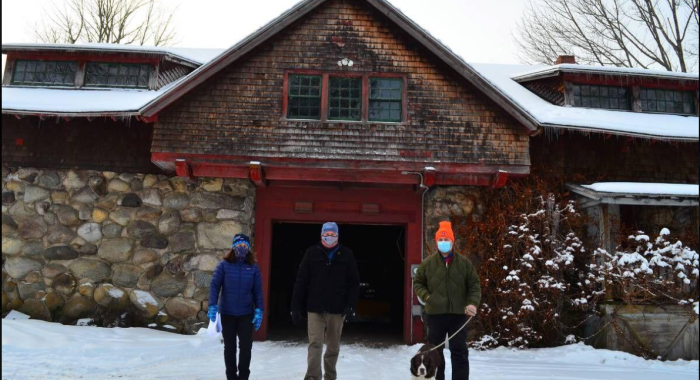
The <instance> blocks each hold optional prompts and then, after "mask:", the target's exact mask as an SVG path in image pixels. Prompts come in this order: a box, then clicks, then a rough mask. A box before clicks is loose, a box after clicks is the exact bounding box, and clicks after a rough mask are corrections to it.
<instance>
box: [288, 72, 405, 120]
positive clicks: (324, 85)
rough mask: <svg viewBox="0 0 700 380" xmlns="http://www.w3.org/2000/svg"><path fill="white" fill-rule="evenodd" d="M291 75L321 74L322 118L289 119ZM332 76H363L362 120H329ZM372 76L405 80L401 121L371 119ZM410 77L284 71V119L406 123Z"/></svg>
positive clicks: (371, 73) (400, 75) (401, 75)
mask: <svg viewBox="0 0 700 380" xmlns="http://www.w3.org/2000/svg"><path fill="white" fill-rule="evenodd" d="M290 75H316V76H321V78H322V80H321V119H320V120H307V119H299V120H297V119H287V112H288V110H289V76H290ZM330 77H340V78H362V120H360V121H352V120H350V121H342V120H328V84H329V78H330ZM370 78H393V79H401V80H403V94H402V95H401V103H402V105H401V108H402V115H401V121H400V122H395V123H390V122H379V121H369V79H370ZM407 79H408V77H407V75H406V74H402V73H376V72H345V71H322V70H287V71H285V72H284V83H283V85H282V118H281V120H282V121H288V122H299V121H301V122H304V121H311V122H316V123H319V122H320V123H335V124H337V123H341V124H405V123H407V122H408V88H407V87H408V86H407V82H408V80H407Z"/></svg>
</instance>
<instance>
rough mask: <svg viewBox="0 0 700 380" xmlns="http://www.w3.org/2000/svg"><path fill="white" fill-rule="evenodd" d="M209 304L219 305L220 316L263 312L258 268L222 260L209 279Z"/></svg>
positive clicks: (238, 315)
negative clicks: (256, 310)
mask: <svg viewBox="0 0 700 380" xmlns="http://www.w3.org/2000/svg"><path fill="white" fill-rule="evenodd" d="M219 292H221V297H219ZM209 304H210V305H219V313H221V315H232V316H236V317H240V316H244V315H252V314H253V313H254V312H255V309H260V310H264V308H263V288H262V275H261V274H260V267H258V266H257V264H255V265H248V264H246V263H238V262H236V263H230V262H228V261H226V260H223V261H222V262H221V263H219V265H218V266H217V267H216V271H214V276H213V277H212V279H211V287H210V288H209Z"/></svg>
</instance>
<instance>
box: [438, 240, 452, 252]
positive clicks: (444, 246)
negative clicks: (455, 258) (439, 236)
mask: <svg viewBox="0 0 700 380" xmlns="http://www.w3.org/2000/svg"><path fill="white" fill-rule="evenodd" d="M438 249H439V250H440V252H442V253H450V251H452V242H451V241H440V242H438Z"/></svg>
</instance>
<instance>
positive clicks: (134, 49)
mask: <svg viewBox="0 0 700 380" xmlns="http://www.w3.org/2000/svg"><path fill="white" fill-rule="evenodd" d="M40 50H45V51H55V50H60V51H66V52H86V53H90V52H94V53H109V52H113V53H140V54H161V55H163V54H165V55H170V56H173V57H175V58H179V59H182V60H184V61H188V62H191V63H194V64H196V65H203V64H205V63H207V62H209V61H211V60H212V59H214V58H216V57H217V56H218V55H219V54H221V53H222V52H223V51H224V49H191V48H176V47H163V46H138V45H117V44H99V43H88V44H75V45H72V44H22V43H20V44H3V45H2V52H3V54H5V53H7V52H8V51H40Z"/></svg>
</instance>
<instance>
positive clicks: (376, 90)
mask: <svg viewBox="0 0 700 380" xmlns="http://www.w3.org/2000/svg"><path fill="white" fill-rule="evenodd" d="M369 93H370V95H369V120H370V121H383V122H401V119H402V115H403V104H402V103H403V80H402V79H393V78H392V79H383V78H370V83H369Z"/></svg>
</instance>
